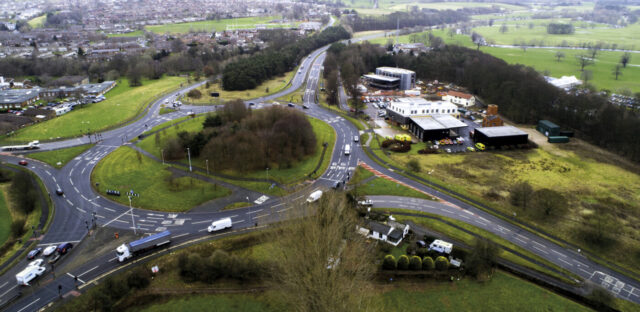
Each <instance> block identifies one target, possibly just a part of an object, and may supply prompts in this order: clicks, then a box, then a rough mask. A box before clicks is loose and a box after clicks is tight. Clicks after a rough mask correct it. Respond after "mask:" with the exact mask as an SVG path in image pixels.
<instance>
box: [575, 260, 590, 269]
mask: <svg viewBox="0 0 640 312" xmlns="http://www.w3.org/2000/svg"><path fill="white" fill-rule="evenodd" d="M573 261H574V262H578V264H579V265H581V266H583V267H585V268H588V267H589V266H588V265H586V264H584V263H582V262H580V261H578V260H573Z"/></svg>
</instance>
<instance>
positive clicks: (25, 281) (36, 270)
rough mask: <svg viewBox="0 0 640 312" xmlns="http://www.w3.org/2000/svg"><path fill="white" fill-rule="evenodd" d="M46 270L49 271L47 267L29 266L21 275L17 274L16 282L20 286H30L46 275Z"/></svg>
mask: <svg viewBox="0 0 640 312" xmlns="http://www.w3.org/2000/svg"><path fill="white" fill-rule="evenodd" d="M46 270H47V269H46V268H45V267H41V266H37V265H29V266H27V267H26V268H25V269H24V270H22V271H20V273H18V274H16V281H17V282H18V285H24V286H29V282H31V281H32V280H33V279H35V278H36V277H38V276H41V275H42V274H44V271H46Z"/></svg>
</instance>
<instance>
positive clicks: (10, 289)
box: [0, 285, 18, 297]
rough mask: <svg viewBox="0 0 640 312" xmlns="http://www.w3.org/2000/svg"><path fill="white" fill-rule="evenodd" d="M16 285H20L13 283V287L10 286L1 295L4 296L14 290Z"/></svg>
mask: <svg viewBox="0 0 640 312" xmlns="http://www.w3.org/2000/svg"><path fill="white" fill-rule="evenodd" d="M16 287H18V285H13V287H11V288H9V290H7V291H5V292H4V293H2V295H0V297H4V295H6V294H7V293H8V292H10V291H12V290H13V289H14V288H16Z"/></svg>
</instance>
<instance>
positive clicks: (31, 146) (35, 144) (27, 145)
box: [2, 141, 40, 151]
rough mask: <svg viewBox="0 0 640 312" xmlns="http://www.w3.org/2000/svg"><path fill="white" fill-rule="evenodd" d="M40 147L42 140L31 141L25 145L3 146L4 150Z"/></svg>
mask: <svg viewBox="0 0 640 312" xmlns="http://www.w3.org/2000/svg"><path fill="white" fill-rule="evenodd" d="M39 148H40V141H31V142H29V143H28V144H25V145H9V146H3V147H2V150H3V151H20V150H32V149H39Z"/></svg>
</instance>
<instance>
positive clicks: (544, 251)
mask: <svg viewBox="0 0 640 312" xmlns="http://www.w3.org/2000/svg"><path fill="white" fill-rule="evenodd" d="M533 248H535V249H537V250H538V251H540V252H542V253H544V254H546V255H548V254H549V253H548V252H547V251H546V250H544V249H542V248H538V246H535V245H534V246H533Z"/></svg>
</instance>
